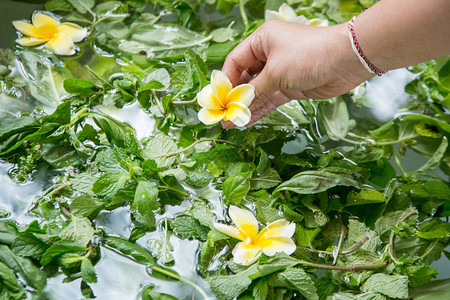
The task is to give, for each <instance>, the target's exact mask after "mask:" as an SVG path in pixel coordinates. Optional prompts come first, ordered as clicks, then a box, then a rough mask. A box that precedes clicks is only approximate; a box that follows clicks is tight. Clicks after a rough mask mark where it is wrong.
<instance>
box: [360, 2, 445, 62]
mask: <svg viewBox="0 0 450 300" xmlns="http://www.w3.org/2000/svg"><path fill="white" fill-rule="evenodd" d="M355 33H356V37H357V39H358V42H359V44H360V46H361V49H362V50H363V52H364V54H365V55H366V57H367V58H368V59H369V60H370V61H371V62H372V63H373V64H374V65H375V66H377V67H378V68H379V69H381V70H392V69H396V68H400V67H406V66H410V65H414V64H417V63H420V62H424V61H428V60H431V59H434V58H438V57H442V56H446V55H449V54H450V1H449V0H382V1H380V2H379V3H377V4H375V5H374V6H372V7H371V8H369V9H368V10H367V11H365V12H364V13H362V14H361V15H359V16H358V17H357V18H356V21H355Z"/></svg>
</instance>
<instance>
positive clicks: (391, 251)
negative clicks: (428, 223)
mask: <svg viewBox="0 0 450 300" xmlns="http://www.w3.org/2000/svg"><path fill="white" fill-rule="evenodd" d="M414 215H417V213H416V212H415V211H412V212H409V213H407V214H406V215H404V216H403V217H402V218H401V219H400V221H399V222H398V223H397V225H396V226H398V224H399V223H400V222H404V221H406V220H407V219H409V218H410V217H412V216H414ZM394 242H395V234H394V231H393V230H391V234H390V235H389V244H388V253H389V256H390V257H391V259H392V261H393V262H394V263H396V264H399V263H400V262H399V261H398V260H397V259H396V258H395V250H394Z"/></svg>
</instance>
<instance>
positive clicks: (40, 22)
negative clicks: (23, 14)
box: [31, 13, 59, 29]
mask: <svg viewBox="0 0 450 300" xmlns="http://www.w3.org/2000/svg"><path fill="white" fill-rule="evenodd" d="M31 21H32V22H33V25H34V27H36V29H39V28H40V27H42V26H45V27H47V26H54V27H56V26H58V25H59V21H58V20H56V19H53V18H52V17H50V16H48V15H46V14H42V13H34V14H33V16H32V17H31Z"/></svg>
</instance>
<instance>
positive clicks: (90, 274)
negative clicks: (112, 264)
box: [81, 258, 97, 283]
mask: <svg viewBox="0 0 450 300" xmlns="http://www.w3.org/2000/svg"><path fill="white" fill-rule="evenodd" d="M81 278H83V281H84V282H87V283H95V282H97V274H96V272H95V269H94V266H93V265H92V263H91V261H90V260H89V258H83V259H82V260H81Z"/></svg>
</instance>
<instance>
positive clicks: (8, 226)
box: [0, 221, 18, 245]
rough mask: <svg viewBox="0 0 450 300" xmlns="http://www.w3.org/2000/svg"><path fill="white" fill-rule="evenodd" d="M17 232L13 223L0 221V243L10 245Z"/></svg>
mask: <svg viewBox="0 0 450 300" xmlns="http://www.w3.org/2000/svg"><path fill="white" fill-rule="evenodd" d="M17 236H18V232H17V228H16V226H15V224H14V223H10V222H3V221H2V222H0V243H1V244H6V245H11V244H12V243H13V242H14V240H15V239H16V238H17Z"/></svg>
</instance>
